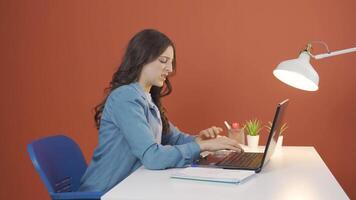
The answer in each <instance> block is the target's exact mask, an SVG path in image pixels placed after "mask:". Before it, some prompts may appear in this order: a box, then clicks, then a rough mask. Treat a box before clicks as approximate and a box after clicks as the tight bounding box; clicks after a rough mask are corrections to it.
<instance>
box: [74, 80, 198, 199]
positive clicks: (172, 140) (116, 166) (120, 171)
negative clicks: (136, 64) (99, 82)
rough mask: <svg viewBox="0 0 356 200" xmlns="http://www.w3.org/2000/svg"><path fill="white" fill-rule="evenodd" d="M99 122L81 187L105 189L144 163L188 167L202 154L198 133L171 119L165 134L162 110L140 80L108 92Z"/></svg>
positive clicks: (82, 188)
mask: <svg viewBox="0 0 356 200" xmlns="http://www.w3.org/2000/svg"><path fill="white" fill-rule="evenodd" d="M100 123H101V124H100V128H99V142H98V145H97V147H96V149H95V151H94V154H93V157H92V159H91V161H90V164H89V166H88V168H87V170H86V172H85V173H84V175H83V177H82V179H81V183H80V187H79V191H98V192H104V193H105V192H107V191H108V190H110V189H111V188H112V187H114V186H115V185H117V184H118V183H119V182H120V181H122V180H123V179H125V178H126V177H127V176H128V175H130V174H131V173H132V172H134V171H135V170H136V169H137V168H139V167H140V166H142V165H143V166H144V167H145V168H147V169H152V170H155V169H166V168H172V167H185V166H187V165H189V164H191V163H192V162H193V161H194V160H196V159H198V158H199V153H200V147H199V145H198V144H197V143H196V141H195V137H193V136H190V135H189V134H186V133H183V132H181V131H180V130H179V129H178V128H177V127H175V126H174V125H173V124H172V123H171V122H169V124H170V131H169V132H168V133H166V134H163V135H162V124H161V119H160V115H159V110H158V108H157V107H156V105H155V104H154V103H153V102H152V101H151V100H150V99H149V97H148V96H147V95H146V94H145V91H144V90H143V87H142V86H141V85H140V84H139V83H138V82H134V83H131V84H128V85H123V86H120V87H119V88H117V89H115V90H113V91H112V92H111V93H110V94H109V96H108V98H107V100H106V103H105V107H104V110H103V114H102V117H101V121H100Z"/></svg>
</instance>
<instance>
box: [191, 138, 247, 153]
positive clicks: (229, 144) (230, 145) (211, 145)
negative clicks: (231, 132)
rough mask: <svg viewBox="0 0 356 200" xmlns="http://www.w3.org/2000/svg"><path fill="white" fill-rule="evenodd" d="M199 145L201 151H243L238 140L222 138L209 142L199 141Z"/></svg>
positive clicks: (209, 140)
mask: <svg viewBox="0 0 356 200" xmlns="http://www.w3.org/2000/svg"><path fill="white" fill-rule="evenodd" d="M197 143H198V145H199V146H200V149H201V151H218V150H233V151H243V149H242V148H241V146H240V145H239V143H238V142H237V141H236V140H233V139H230V138H228V137H225V136H222V137H217V138H214V139H208V140H198V141H197Z"/></svg>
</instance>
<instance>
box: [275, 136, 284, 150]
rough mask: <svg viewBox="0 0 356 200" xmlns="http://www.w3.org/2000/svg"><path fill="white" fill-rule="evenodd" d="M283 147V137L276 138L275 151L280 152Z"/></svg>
mask: <svg viewBox="0 0 356 200" xmlns="http://www.w3.org/2000/svg"><path fill="white" fill-rule="evenodd" d="M282 145H283V135H281V136H279V137H278V140H277V145H276V149H278V150H281V149H282Z"/></svg>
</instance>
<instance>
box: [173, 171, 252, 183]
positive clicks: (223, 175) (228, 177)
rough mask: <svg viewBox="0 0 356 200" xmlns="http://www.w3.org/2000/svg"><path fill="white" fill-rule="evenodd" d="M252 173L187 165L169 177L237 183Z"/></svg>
mask: <svg viewBox="0 0 356 200" xmlns="http://www.w3.org/2000/svg"><path fill="white" fill-rule="evenodd" d="M254 174H255V172H254V171H246V170H229V169H221V168H206V167H205V168H202V167H187V168H184V169H181V170H180V171H178V172H176V173H175V174H172V175H171V178H176V179H187V180H195V181H210V182H221V183H233V184H238V183H240V182H242V181H244V180H246V179H247V178H249V177H251V176H252V175H254Z"/></svg>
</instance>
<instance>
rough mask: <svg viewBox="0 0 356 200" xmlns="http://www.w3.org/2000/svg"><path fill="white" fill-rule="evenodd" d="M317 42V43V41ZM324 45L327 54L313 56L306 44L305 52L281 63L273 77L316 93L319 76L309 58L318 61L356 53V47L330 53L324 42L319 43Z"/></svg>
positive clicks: (309, 44)
mask: <svg viewBox="0 0 356 200" xmlns="http://www.w3.org/2000/svg"><path fill="white" fill-rule="evenodd" d="M317 42H319V41H317ZM319 43H322V44H324V45H325V47H326V49H327V51H328V52H327V53H324V54H319V55H313V54H312V53H311V49H312V45H311V43H308V45H307V47H306V49H305V50H303V51H302V52H301V53H300V55H299V57H298V58H296V59H292V60H286V61H283V62H281V63H280V64H279V65H278V66H277V67H276V69H275V70H273V75H274V76H275V77H276V78H278V79H279V80H280V81H282V82H284V83H286V84H288V85H290V86H292V87H295V88H298V89H301V90H306V91H317V90H318V89H319V75H318V73H317V72H316V71H315V70H314V68H313V66H312V65H311V64H310V57H312V58H314V59H316V60H318V59H322V58H327V57H331V56H337V55H340V54H345V53H351V52H356V47H354V48H349V49H344V50H339V51H334V52H330V51H329V48H328V46H327V45H326V44H325V43H324V42H319Z"/></svg>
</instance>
